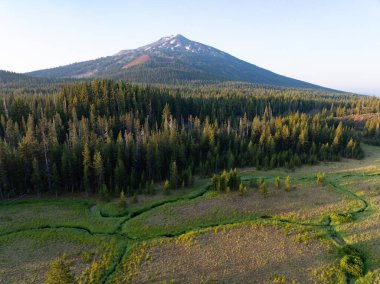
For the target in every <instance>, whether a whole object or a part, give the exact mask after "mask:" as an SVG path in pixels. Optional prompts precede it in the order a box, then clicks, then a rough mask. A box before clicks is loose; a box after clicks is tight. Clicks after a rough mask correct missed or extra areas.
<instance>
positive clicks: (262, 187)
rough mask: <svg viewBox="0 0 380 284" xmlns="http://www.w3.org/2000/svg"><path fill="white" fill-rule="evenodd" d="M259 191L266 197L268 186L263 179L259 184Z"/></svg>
mask: <svg viewBox="0 0 380 284" xmlns="http://www.w3.org/2000/svg"><path fill="white" fill-rule="evenodd" d="M259 191H260V193H261V194H262V195H263V196H264V197H266V196H267V195H268V185H267V182H266V181H265V180H264V179H262V180H261V182H260V185H259Z"/></svg>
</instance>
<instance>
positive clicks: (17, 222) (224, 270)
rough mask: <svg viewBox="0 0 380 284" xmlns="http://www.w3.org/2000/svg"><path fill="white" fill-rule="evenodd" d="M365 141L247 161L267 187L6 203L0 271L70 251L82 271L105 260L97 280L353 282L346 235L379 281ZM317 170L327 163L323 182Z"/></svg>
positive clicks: (9, 279) (39, 264) (379, 174)
mask: <svg viewBox="0 0 380 284" xmlns="http://www.w3.org/2000/svg"><path fill="white" fill-rule="evenodd" d="M364 150H365V153H366V157H365V159H363V160H343V161H341V162H333V163H320V164H318V165H315V166H303V167H301V168H300V169H296V170H295V171H294V172H290V171H288V170H283V169H277V170H273V171H255V170H254V169H242V170H241V171H240V173H241V177H242V180H243V181H244V182H245V183H246V184H247V185H248V184H249V180H250V179H252V178H263V179H265V180H266V181H267V183H268V195H267V196H264V195H263V194H262V193H260V192H259V190H258V189H255V188H249V189H248V192H247V194H246V195H244V196H241V195H239V194H238V193H237V192H230V193H218V192H214V191H211V190H209V189H208V188H209V187H208V184H209V182H208V180H203V181H200V182H198V183H196V184H195V185H194V187H193V188H191V189H183V190H179V191H174V192H172V193H171V194H170V195H165V194H162V193H159V192H158V193H157V194H155V195H147V196H143V195H140V196H138V197H137V199H138V202H137V203H135V202H133V200H132V198H131V197H130V198H128V199H127V207H126V209H123V210H121V209H120V208H119V207H118V205H117V204H118V201H117V200H114V201H112V202H109V203H104V202H99V201H96V200H85V199H68V198H61V199H48V200H40V201H38V200H33V199H26V200H18V201H15V202H3V203H0V279H1V280H0V283H41V282H43V279H45V277H46V273H47V272H48V271H49V264H50V263H51V262H52V261H53V260H54V259H56V258H57V257H59V256H62V255H63V254H64V253H67V254H68V258H69V259H70V261H72V262H73V264H74V265H73V268H72V271H73V273H74V275H75V277H76V279H77V280H78V281H79V279H80V277H82V279H84V278H85V277H88V275H89V273H90V271H92V270H93V269H98V268H96V267H100V268H99V271H98V272H96V273H95V274H94V275H97V277H98V278H97V279H98V280H97V281H98V282H96V281H95V282H94V283H100V282H105V283H124V282H127V283H129V282H132V283H141V282H151V281H153V280H154V281H156V282H160V281H172V280H173V281H176V282H181V283H183V282H185V283H186V282H193V281H195V282H201V283H202V282H207V281H218V282H223V281H225V282H234V281H236V282H239V283H244V282H252V281H249V280H252V279H254V280H255V281H256V283H283V282H284V281H285V282H286V281H287V282H286V283H292V281H293V283H307V282H315V283H329V282H328V280H329V279H330V280H329V281H330V283H339V281H341V282H342V283H346V282H344V281H346V280H345V279H344V278H345V277H347V275H346V276H345V275H344V273H343V271H342V270H341V268H339V260H340V258H341V257H343V256H344V255H345V254H347V251H346V250H345V249H344V248H345V246H346V245H350V246H352V247H354V248H356V249H357V250H358V253H359V254H360V255H361V256H362V257H363V259H364V261H365V269H366V270H365V271H366V275H365V277H364V278H360V277H352V278H351V280H350V281H351V282H352V283H353V282H354V279H357V280H356V282H357V283H378V282H376V281H378V280H379V274H380V258H379V255H380V245H379V243H380V227H379V223H380V211H379V210H380V185H379V184H380V183H379V182H380V148H378V147H374V146H367V145H364ZM317 172H324V173H326V180H325V182H324V183H323V184H321V185H317V183H316V179H315V174H316V173H317ZM287 175H289V176H291V180H292V189H291V190H290V191H289V192H287V191H285V190H284V188H283V187H282V188H281V189H280V190H279V189H276V188H275V187H274V178H275V177H276V176H280V177H281V182H282V184H283V182H284V178H285V176H287ZM107 216H108V217H107ZM110 216H111V217H110ZM342 251H343V252H342ZM348 253H351V252H350V251H349V252H348ZM101 259H105V260H106V261H103V262H102V264H101V265H98V264H99V262H101ZM94 263H98V264H97V265H94ZM86 275H87V276H86ZM331 277H335V278H331ZM99 279H102V281H100V280H99ZM281 281H282V282H281Z"/></svg>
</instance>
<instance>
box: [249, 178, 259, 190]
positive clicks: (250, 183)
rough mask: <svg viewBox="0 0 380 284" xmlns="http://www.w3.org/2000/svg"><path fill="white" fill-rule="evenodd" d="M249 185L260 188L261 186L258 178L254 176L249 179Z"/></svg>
mask: <svg viewBox="0 0 380 284" xmlns="http://www.w3.org/2000/svg"><path fill="white" fill-rule="evenodd" d="M249 187H250V188H258V187H259V182H258V180H257V178H253V179H251V180H250V181H249Z"/></svg>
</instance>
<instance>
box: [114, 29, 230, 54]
mask: <svg viewBox="0 0 380 284" xmlns="http://www.w3.org/2000/svg"><path fill="white" fill-rule="evenodd" d="M137 50H139V51H141V52H149V53H151V52H164V53H166V52H170V53H195V54H203V55H210V56H217V55H225V54H226V53H224V52H222V51H220V50H218V49H216V48H213V47H211V46H208V45H204V44H202V43H199V42H196V41H192V40H190V39H188V38H186V37H184V36H183V35H181V34H177V35H170V36H166V37H162V38H160V39H159V40H158V41H156V42H153V43H151V44H148V45H145V46H142V47H139V48H137ZM122 53H123V51H122V52H119V53H118V55H120V54H122Z"/></svg>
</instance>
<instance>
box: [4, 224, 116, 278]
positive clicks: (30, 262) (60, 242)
mask: <svg viewBox="0 0 380 284" xmlns="http://www.w3.org/2000/svg"><path fill="white" fill-rule="evenodd" d="M121 247H122V240H121V239H120V238H116V237H104V236H91V235H89V234H88V233H85V232H81V231H77V230H73V229H47V230H31V231H28V232H19V233H15V234H12V235H7V236H2V237H0V275H1V277H0V283H28V284H29V283H43V282H44V279H45V277H46V274H47V272H48V271H49V265H50V263H51V262H52V261H53V260H54V259H56V258H57V257H59V256H61V255H63V253H67V254H68V258H69V260H70V261H71V262H72V263H73V270H72V272H73V273H74V275H75V278H76V280H77V281H79V279H82V280H85V279H88V277H89V274H90V273H92V275H93V276H92V277H94V279H98V280H99V281H100V278H101V277H102V276H104V274H105V273H106V272H107V270H109V269H110V268H111V266H112V265H113V264H114V263H115V261H116V260H117V257H118V254H119V251H120V250H121ZM84 283H88V282H84ZM94 283H99V282H94Z"/></svg>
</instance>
